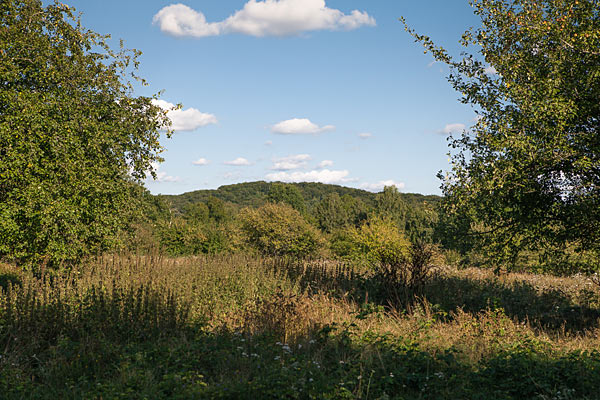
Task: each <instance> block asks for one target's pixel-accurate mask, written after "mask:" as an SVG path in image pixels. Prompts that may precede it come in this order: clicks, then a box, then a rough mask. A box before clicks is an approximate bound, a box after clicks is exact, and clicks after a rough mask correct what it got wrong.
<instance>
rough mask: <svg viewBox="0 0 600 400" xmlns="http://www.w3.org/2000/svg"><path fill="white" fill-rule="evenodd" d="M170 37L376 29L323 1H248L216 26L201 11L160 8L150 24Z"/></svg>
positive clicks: (362, 15)
mask: <svg viewBox="0 0 600 400" xmlns="http://www.w3.org/2000/svg"><path fill="white" fill-rule="evenodd" d="M152 22H153V23H154V24H157V25H158V26H159V27H160V30H161V31H163V32H165V33H167V34H169V35H172V36H178V37H183V36H191V37H196V38H201V37H207V36H217V35H223V34H228V33H240V34H243V35H250V36H257V37H262V36H293V35H298V34H300V33H303V32H309V31H318V30H352V29H357V28H359V27H361V26H375V25H376V23H375V19H374V18H373V17H371V16H370V15H369V14H367V13H366V12H364V11H358V10H353V11H351V12H350V13H349V14H344V13H343V12H342V11H340V10H337V9H333V8H329V7H327V6H326V4H325V0H263V1H260V0H249V1H248V2H247V3H246V4H244V7H243V8H242V9H241V10H238V11H236V12H235V13H234V14H233V15H231V16H230V17H229V18H227V19H225V20H223V21H219V22H207V21H206V17H205V16H204V14H203V13H202V12H200V11H196V10H194V9H192V8H190V7H188V6H186V5H184V4H172V5H170V6H166V7H164V8H162V9H161V10H160V11H159V12H157V13H156V15H154V18H153V20H152Z"/></svg>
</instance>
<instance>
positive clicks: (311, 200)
mask: <svg viewBox="0 0 600 400" xmlns="http://www.w3.org/2000/svg"><path fill="white" fill-rule="evenodd" d="M276 183H280V182H264V181H258V182H245V183H237V184H234V185H224V186H221V187H219V188H218V189H210V190H196V191H193V192H187V193H182V194H179V195H159V197H160V198H162V199H164V200H167V201H168V202H169V203H170V204H171V206H172V207H173V208H174V209H175V210H177V211H180V212H181V211H183V210H184V209H185V208H186V206H187V205H189V204H193V203H197V202H206V201H207V200H208V198H210V197H211V196H213V197H216V198H218V199H220V200H223V201H225V202H227V203H230V204H233V205H236V206H238V207H247V206H251V207H258V206H261V205H263V204H264V203H266V202H267V197H268V195H269V192H270V191H271V187H272V186H273V185H274V184H276ZM290 185H293V186H295V187H296V188H298V190H299V191H300V193H301V194H302V197H303V198H304V201H305V203H306V205H307V206H308V207H311V206H313V205H315V204H317V203H318V202H320V201H321V200H323V199H324V198H325V197H326V196H327V195H329V194H331V193H337V194H338V195H339V196H340V197H341V196H344V195H349V196H351V197H353V198H354V199H360V200H361V201H363V202H364V203H365V204H366V205H367V206H374V204H375V198H376V195H377V194H376V193H372V192H368V191H366V190H361V189H354V188H349V187H345V186H339V185H327V184H323V183H314V182H301V183H291V184H290ZM400 195H401V196H402V199H403V200H404V201H406V202H407V203H408V204H409V205H411V206H417V205H422V204H423V203H424V202H426V203H429V204H431V205H433V204H435V203H437V202H438V201H439V200H440V199H441V197H440V196H435V195H422V194H417V193H400Z"/></svg>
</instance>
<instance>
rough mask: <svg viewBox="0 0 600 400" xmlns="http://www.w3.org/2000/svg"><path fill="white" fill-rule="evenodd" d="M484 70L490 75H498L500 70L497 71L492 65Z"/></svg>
mask: <svg viewBox="0 0 600 400" xmlns="http://www.w3.org/2000/svg"><path fill="white" fill-rule="evenodd" d="M483 72H485V73H486V74H488V75H498V71H496V68H494V66H492V65H490V66H489V67H487V68H486V69H485V70H484V71H483Z"/></svg>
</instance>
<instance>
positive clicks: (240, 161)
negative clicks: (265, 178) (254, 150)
mask: <svg viewBox="0 0 600 400" xmlns="http://www.w3.org/2000/svg"><path fill="white" fill-rule="evenodd" d="M223 164H225V165H234V166H236V167H243V166H247V165H252V164H251V163H250V161H248V160H246V159H245V158H244V157H238V158H236V159H235V160H231V161H225V162H224V163H223Z"/></svg>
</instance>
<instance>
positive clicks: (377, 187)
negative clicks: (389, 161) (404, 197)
mask: <svg viewBox="0 0 600 400" xmlns="http://www.w3.org/2000/svg"><path fill="white" fill-rule="evenodd" d="M386 186H396V187H397V188H398V190H400V189H404V182H396V181H394V180H391V179H389V180H387V181H379V182H375V183H363V184H361V185H360V188H361V189H365V190H368V191H370V192H381V191H382V190H383V188H384V187H386Z"/></svg>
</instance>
